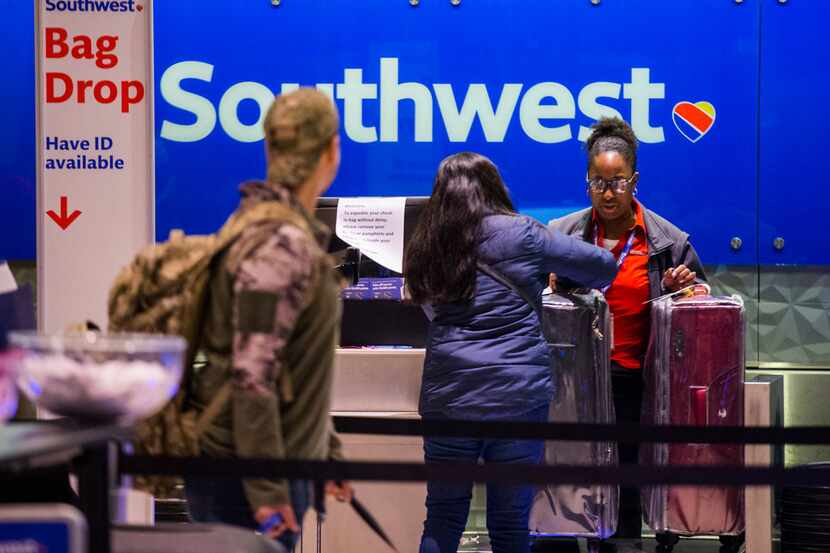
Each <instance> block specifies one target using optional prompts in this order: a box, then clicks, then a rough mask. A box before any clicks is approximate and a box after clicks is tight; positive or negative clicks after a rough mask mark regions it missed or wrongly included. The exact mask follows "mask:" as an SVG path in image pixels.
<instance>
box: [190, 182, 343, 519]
mask: <svg viewBox="0 0 830 553" xmlns="http://www.w3.org/2000/svg"><path fill="white" fill-rule="evenodd" d="M241 194H242V201H241V203H240V208H239V209H243V210H244V209H246V208H247V207H249V206H251V205H253V204H255V203H257V202H261V201H274V200H277V201H282V202H284V203H285V204H286V205H288V206H290V207H291V208H292V209H294V210H295V211H297V212H299V213H300V214H302V215H303V217H304V218H305V219H306V221H307V222H308V223H309V226H310V228H311V229H312V230H313V231H314V234H315V238H316V241H313V240H310V239H309V235H308V234H307V233H306V232H305V231H303V230H301V229H299V228H298V227H296V226H294V225H291V224H285V223H282V222H275V221H269V222H266V223H262V224H258V225H253V226H252V227H251V228H250V229H247V230H246V231H245V232H243V234H242V236H241V237H240V238H239V239H238V240H237V241H236V242H235V243H234V244H233V246H231V248H230V249H229V250H228V252H227V253H226V254H224V255H222V256H221V257H220V258H218V260H217V263H218V265H217V267H216V273H215V276H214V277H213V279H212V281H211V285H210V286H211V288H210V293H209V299H208V303H207V307H206V315H205V328H204V336H203V341H202V345H203V350H204V353H205V355H206V357H207V366H206V367H205V368H204V369H202V370H201V371H200V372H199V373H198V374H197V376H196V377H195V378H194V383H193V402H194V403H195V404H196V406H197V407H198V406H200V405H201V406H204V405H207V404H208V403H209V401H210V399H211V398H212V397H213V395H214V394H215V393H216V392H217V390H218V389H219V388H220V387H221V385H222V384H223V383H224V382H225V381H226V380H227V379H228V378H233V381H234V383H235V386H234V391H233V393H232V396H231V400H230V401H229V402H228V405H227V406H226V408H225V409H223V412H222V413H220V415H219V416H217V417H216V419H215V420H214V422H213V423H212V424H211V425H210V426H209V427H208V428H207V430H206V431H205V433H204V435H203V437H202V444H201V447H202V449H203V451H204V453H206V454H208V455H213V456H220V457H228V456H238V457H257V458H269V457H270V458H293V459H318V460H324V459H330V458H339V457H340V447H339V440H338V439H337V438H336V435H335V434H334V432H333V427H332V424H331V419H330V415H329V408H330V395H331V381H332V370H333V362H334V349H335V347H336V345H337V343H338V332H339V327H340V312H341V306H340V299H339V291H340V286H339V283H338V282H337V280H336V278H335V272H334V270H333V266H332V263H331V260H330V259H329V256H328V255H327V254H326V253H325V248H326V245H327V242H328V239H329V237H330V232H329V230H328V229H327V228H326V227H325V226H324V225H322V223H320V222H319V221H317V220H316V219H314V218H313V217H311V216H310V215H309V214H308V213H307V212H306V211H305V209H304V208H303V207H302V206H301V205H300V204H299V203H298V202H297V200H296V198H295V197H294V195H293V194H291V193H290V192H289V191H288V190H287V189H285V188H283V187H280V186H277V185H274V184H272V183H267V184H266V183H258V182H252V183H246V184H244V185H242V187H241ZM245 492H246V495H247V498H248V501H249V503H250V504H251V507H252V508H253V509H254V510H255V509H257V508H258V507H260V506H263V505H275V504H283V503H287V502H288V500H289V495H288V493H289V492H288V487H287V484H286V482H284V481H276V480H274V481H272V480H260V479H258V480H246V481H245Z"/></svg>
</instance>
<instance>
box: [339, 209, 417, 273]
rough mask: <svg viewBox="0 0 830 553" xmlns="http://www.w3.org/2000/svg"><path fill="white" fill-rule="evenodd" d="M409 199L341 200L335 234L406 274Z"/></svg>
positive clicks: (379, 261) (371, 256) (374, 259)
mask: <svg viewBox="0 0 830 553" xmlns="http://www.w3.org/2000/svg"><path fill="white" fill-rule="evenodd" d="M405 208H406V198H340V200H339V201H338V202H337V223H336V225H335V234H336V235H337V237H338V238H340V239H341V240H343V241H344V242H345V243H347V244H348V245H350V246H352V247H354V248H359V249H360V251H361V252H362V253H363V255H365V256H367V257H369V258H370V259H372V260H373V261H375V262H377V263H379V264H380V265H382V266H384V267H386V268H387V269H390V270H392V271H394V272H396V273H403V242H404V235H403V233H404V211H405Z"/></svg>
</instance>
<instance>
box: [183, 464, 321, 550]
mask: <svg viewBox="0 0 830 553" xmlns="http://www.w3.org/2000/svg"><path fill="white" fill-rule="evenodd" d="M290 486H291V506H292V508H293V509H294V514H295V515H296V517H297V524H300V525H302V521H303V515H305V512H306V511H307V510H308V507H309V504H310V501H311V489H310V488H311V486H310V484H309V483H308V482H307V481H304V480H298V481H292V482H291V483H290ZM185 493H186V495H187V503H188V507H189V509H190V516H191V518H193V521H194V522H221V523H223V524H231V525H233V526H240V527H242V528H251V529H253V530H258V529H259V525H258V524H257V522H256V520H254V515H253V512H252V511H251V506H250V504H249V503H248V500H247V499H246V497H245V492H244V489H243V487H242V481H241V480H239V479H229V478H208V477H202V476H200V477H187V478H186V479H185ZM298 538H299V535H298V534H295V533H294V532H285V533H283V534H282V535H281V536H280V537H279V538H277V541H279V542H280V543H281V544H282V545H283V546H284V547H285V549H286V550H287V551H292V550H293V549H294V545H295V544H296V543H297V539H298Z"/></svg>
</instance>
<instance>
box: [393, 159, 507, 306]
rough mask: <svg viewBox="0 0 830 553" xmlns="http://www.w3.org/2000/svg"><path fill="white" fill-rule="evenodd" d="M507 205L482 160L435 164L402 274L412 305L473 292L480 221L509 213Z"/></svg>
mask: <svg viewBox="0 0 830 553" xmlns="http://www.w3.org/2000/svg"><path fill="white" fill-rule="evenodd" d="M514 212H515V210H514V208H513V202H511V201H510V196H509V195H508V194H507V189H506V188H505V186H504V182H503V181H502V179H501V175H499V170H498V169H497V168H496V166H495V165H494V164H493V162H492V161H490V160H489V159H487V158H486V157H484V156H482V155H479V154H475V153H471V152H463V153H460V154H456V155H454V156H450V157H448V158H446V159H445V160H444V161H442V162H441V165H440V166H439V167H438V174H437V175H436V176H435V184H434V185H433V188H432V196H431V197H430V199H429V202H428V203H427V206H426V209H425V210H424V212H423V214H422V215H421V219H420V221H419V222H418V227H417V228H416V229H415V233H414V234H413V236H412V238H411V239H410V241H409V246H408V247H407V250H406V257H405V260H404V273H405V274H406V281H407V285H408V287H409V292H410V294H411V295H412V299H413V300H414V301H415V302H416V303H451V302H454V301H459V300H468V299H471V298H472V297H473V294H474V293H475V283H476V263H477V262H478V241H479V232H480V229H481V220H482V219H483V218H484V216H485V215H490V214H495V213H502V214H510V215H512V214H513V213H514Z"/></svg>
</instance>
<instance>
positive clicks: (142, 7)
mask: <svg viewBox="0 0 830 553" xmlns="http://www.w3.org/2000/svg"><path fill="white" fill-rule="evenodd" d="M135 9H137V10H138V11H140V12H141V11H144V6H142V5H141V4H138V5H137V6H136V7H135Z"/></svg>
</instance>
